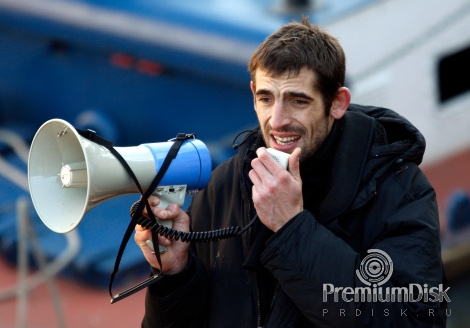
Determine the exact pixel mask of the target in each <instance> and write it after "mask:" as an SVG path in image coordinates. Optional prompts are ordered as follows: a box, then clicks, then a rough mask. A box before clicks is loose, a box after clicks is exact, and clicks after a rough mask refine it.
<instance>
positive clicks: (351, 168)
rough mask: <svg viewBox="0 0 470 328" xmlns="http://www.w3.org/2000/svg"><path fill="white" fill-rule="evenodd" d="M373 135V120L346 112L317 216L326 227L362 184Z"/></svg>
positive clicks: (344, 207) (350, 201)
mask: <svg viewBox="0 0 470 328" xmlns="http://www.w3.org/2000/svg"><path fill="white" fill-rule="evenodd" d="M373 132H374V119H373V118H371V117H368V116H366V115H362V114H359V113H355V112H350V111H347V112H346V113H345V115H344V121H343V131H342V133H341V135H340V137H339V138H340V140H339V143H338V147H337V149H336V155H335V158H334V162H333V171H332V173H331V175H330V183H329V186H330V187H329V189H328V191H327V194H326V197H325V200H324V201H323V203H322V204H321V206H320V211H319V217H321V218H322V223H323V224H327V223H328V222H329V221H331V220H332V219H333V218H335V217H336V216H338V215H339V214H341V213H344V212H345V211H346V210H347V209H348V208H350V207H351V205H352V202H353V201H354V199H355V195H356V193H357V192H358V190H359V188H360V184H361V180H362V177H363V173H364V168H365V165H366V162H367V158H368V153H369V151H370V147H371V143H372V138H373Z"/></svg>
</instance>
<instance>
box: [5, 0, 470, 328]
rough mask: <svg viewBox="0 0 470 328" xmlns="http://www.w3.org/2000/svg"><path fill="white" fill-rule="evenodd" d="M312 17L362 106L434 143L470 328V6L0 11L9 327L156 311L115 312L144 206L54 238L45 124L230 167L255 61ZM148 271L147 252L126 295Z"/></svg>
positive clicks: (138, 259) (135, 255) (135, 320)
mask: <svg viewBox="0 0 470 328" xmlns="http://www.w3.org/2000/svg"><path fill="white" fill-rule="evenodd" d="M302 15H304V16H310V20H311V22H315V23H317V24H318V25H320V26H321V27H323V28H325V29H327V30H328V31H329V32H331V33H332V34H333V35H335V36H337V37H338V38H339V40H340V42H341V44H342V45H343V47H344V49H345V51H346V55H347V60H348V62H347V72H348V73H347V84H348V87H349V88H350V89H351V91H352V94H353V99H352V101H353V102H356V103H360V104H365V105H376V106H383V107H387V108H391V109H394V110H395V111H397V112H398V113H400V114H402V115H403V116H405V117H406V118H408V119H409V120H410V121H411V122H412V123H413V124H414V125H415V126H417V127H418V128H419V129H420V131H421V132H422V133H423V134H424V136H425V138H426V141H427V150H426V154H425V158H424V161H423V163H422V169H423V170H424V171H425V173H426V174H427V175H428V178H429V180H430V181H431V183H432V184H433V185H434V187H435V189H436V192H437V198H438V204H439V210H440V220H441V231H442V245H443V250H442V253H443V259H444V263H445V266H446V271H447V275H448V278H449V286H450V287H451V288H450V291H449V296H450V298H451V300H452V302H451V303H449V310H448V313H447V314H448V323H449V324H448V326H449V327H470V317H469V316H468V313H467V311H466V309H467V308H468V306H469V303H470V299H469V297H468V296H467V295H469V293H470V275H469V273H470V239H469V236H470V232H469V229H470V199H469V196H468V193H469V192H470V132H469V125H470V124H469V123H470V78H469V76H470V2H469V1H467V0H447V1H445V3H444V2H443V1H441V0H349V1H342V0H310V1H308V0H237V1H232V0H193V1H186V0H159V1H155V0H154V1H150V0H134V1H120V0H112V1H110V0H82V1H79V0H0V326H1V327H109V326H113V327H136V326H140V321H141V318H142V315H143V299H144V292H140V293H137V294H135V295H133V296H131V297H130V298H128V299H125V300H123V301H121V302H118V303H117V304H113V305H110V304H109V303H108V301H109V295H108V291H107V287H108V282H109V276H110V273H111V272H112V270H113V265H114V260H115V257H116V253H117V249H118V247H119V244H120V242H121V239H122V237H123V235H124V232H125V229H126V227H127V225H128V222H129V215H128V214H127V213H128V211H129V207H130V205H131V204H132V203H133V202H134V201H135V200H136V199H137V195H127V196H121V197H116V198H113V199H112V200H110V201H107V202H105V203H102V204H100V205H98V206H97V207H95V208H94V209H93V210H91V211H90V212H89V213H88V214H86V216H85V219H84V220H83V221H82V223H81V225H80V226H79V227H78V228H77V229H76V230H74V231H73V232H71V233H69V234H65V235H60V234H55V233H53V232H51V231H49V230H48V229H47V228H46V227H45V226H44V225H43V224H42V222H41V221H40V220H39V218H38V216H37V214H36V213H35V211H34V208H33V206H32V203H31V198H30V196H29V191H28V183H27V157H28V151H29V146H30V144H31V141H32V139H33V137H34V134H35V133H36V131H37V130H38V128H39V127H40V126H41V125H42V124H43V123H44V122H45V121H47V120H49V119H53V118H60V119H64V120H66V121H68V122H69V123H71V124H72V125H73V126H74V127H77V128H80V129H92V130H95V131H96V132H97V133H98V134H99V135H101V136H102V137H104V138H106V139H109V140H111V141H113V142H114V143H115V145H116V146H122V147H126V146H136V145H139V144H142V143H150V142H162V141H166V140H168V139H171V138H173V137H175V136H176V134H177V133H179V132H185V133H195V134H196V135H197V138H198V139H200V140H202V141H203V142H204V143H205V144H206V145H207V146H208V148H209V150H210V152H211V156H212V161H213V163H212V164H213V166H217V165H218V164H220V163H221V162H222V161H224V160H226V159H227V158H228V157H230V156H231V155H232V154H233V153H234V152H233V150H232V140H233V138H234V137H235V136H236V134H237V133H238V132H240V131H243V130H245V129H249V128H252V127H254V126H255V125H256V124H257V122H256V116H255V114H254V111H253V104H252V97H251V91H250V88H249V81H250V78H249V75H248V73H247V62H248V60H249V58H250V56H251V54H252V52H253V51H254V50H255V49H256V47H257V46H258V45H259V44H260V43H261V42H262V41H263V40H264V38H265V37H266V36H268V35H269V34H270V33H272V32H273V31H275V30H276V29H278V28H279V27H280V26H281V25H283V24H285V23H287V22H289V21H291V20H294V19H296V20H299V19H300V18H301V17H302ZM147 274H148V266H147V264H146V262H144V260H143V257H142V256H141V254H140V251H139V250H138V249H137V247H136V246H135V245H134V243H133V241H132V240H131V241H130V242H129V245H128V246H127V248H126V252H125V254H124V257H123V260H122V263H121V267H120V271H119V273H118V276H117V278H116V285H115V286H116V287H115V289H116V290H119V289H124V288H126V287H129V286H131V285H132V284H133V283H135V282H137V281H139V280H142V279H143V278H145V277H146V276H147Z"/></svg>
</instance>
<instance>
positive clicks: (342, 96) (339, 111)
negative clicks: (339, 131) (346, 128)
mask: <svg viewBox="0 0 470 328" xmlns="http://www.w3.org/2000/svg"><path fill="white" fill-rule="evenodd" d="M350 102H351V91H349V89H348V88H346V87H341V88H339V89H338V92H337V93H336V96H335V98H334V99H333V102H332V103H331V108H330V116H332V117H333V118H334V119H336V120H339V119H340V118H342V117H343V115H344V113H346V110H347V109H348V107H349V104H350Z"/></svg>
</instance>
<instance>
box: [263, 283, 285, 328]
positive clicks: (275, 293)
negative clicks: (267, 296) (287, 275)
mask: <svg viewBox="0 0 470 328" xmlns="http://www.w3.org/2000/svg"><path fill="white" fill-rule="evenodd" d="M280 286H281V285H280V284H279V283H278V284H277V286H276V289H275V290H274V295H273V297H272V298H271V303H269V309H268V312H266V318H265V319H264V324H265V325H266V323H267V322H268V319H269V317H270V316H271V312H272V310H273V308H274V301H275V300H276V296H277V292H278V291H279V288H280ZM258 304H259V298H258ZM259 317H260V319H261V315H260V316H259ZM260 319H259V320H260ZM258 328H263V326H261V325H259V324H258Z"/></svg>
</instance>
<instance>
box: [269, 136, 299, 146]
mask: <svg viewBox="0 0 470 328" xmlns="http://www.w3.org/2000/svg"><path fill="white" fill-rule="evenodd" d="M273 138H274V140H276V143H277V144H278V145H281V146H285V145H290V144H293V143H294V142H295V141H297V140H299V139H300V136H294V137H283V138H281V137H277V136H273Z"/></svg>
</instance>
